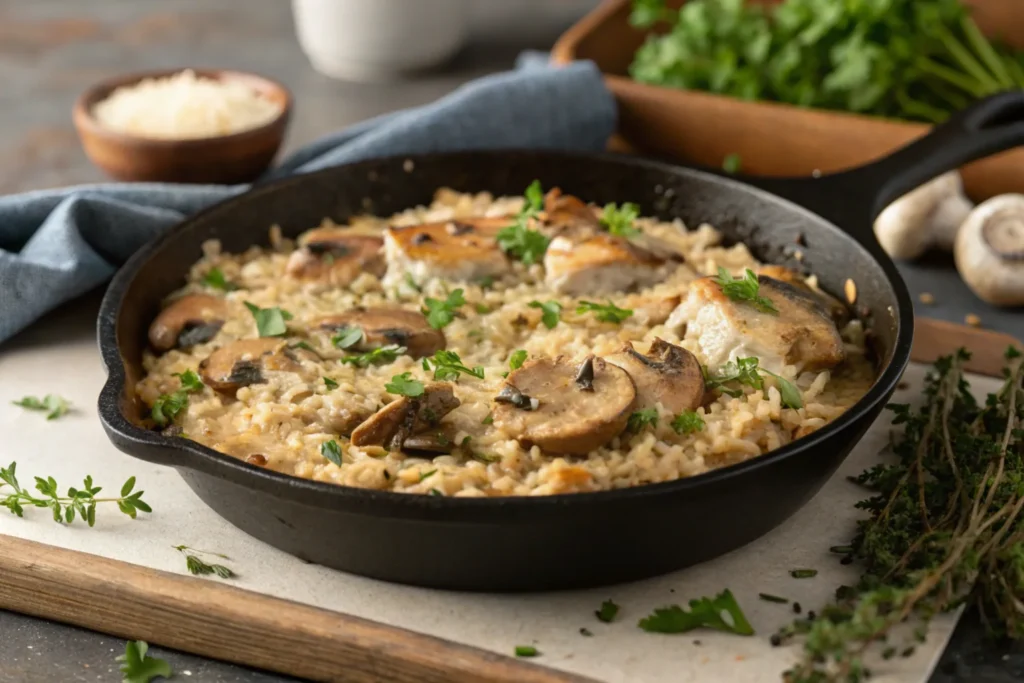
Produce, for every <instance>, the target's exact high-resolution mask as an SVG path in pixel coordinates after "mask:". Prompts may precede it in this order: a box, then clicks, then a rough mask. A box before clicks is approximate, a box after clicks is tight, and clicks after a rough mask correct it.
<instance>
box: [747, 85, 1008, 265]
mask: <svg viewBox="0 0 1024 683" xmlns="http://www.w3.org/2000/svg"><path fill="white" fill-rule="evenodd" d="M1018 145H1024V90H1012V91H1008V92H1004V93H999V94H997V95H993V96H991V97H988V98H986V99H983V100H979V101H978V102H976V103H974V104H973V105H971V106H970V107H968V108H967V109H964V110H963V111H961V112H959V113H957V114H955V115H954V116H952V117H951V118H950V119H949V120H948V121H946V122H945V123H942V124H940V125H938V126H936V127H935V128H934V129H932V131H931V132H929V133H928V134H927V135H925V136H924V137H921V138H918V139H917V140H915V141H913V142H911V143H909V144H908V145H906V146H905V147H902V148H900V149H898V150H896V151H895V152H893V153H891V154H889V155H888V156H886V157H883V158H881V159H878V160H877V161H873V162H871V163H869V164H866V165H864V166H860V167H857V168H853V169H850V170H848V171H841V172H838V173H832V174H828V175H822V176H820V177H817V178H800V179H793V178H785V179H782V178H743V180H744V181H746V182H749V183H750V184H752V185H755V186H757V187H760V188H762V189H765V190H768V191H769V192H773V193H775V194H778V195H781V196H782V197H785V198H786V199H789V200H791V201H793V202H795V203H797V204H800V205H801V206H804V207H806V208H807V209H810V210H811V211H813V212H815V213H817V214H818V215H820V216H822V217H824V218H826V219H828V220H829V221H831V222H833V223H835V224H836V225H838V226H839V227H841V228H843V229H844V230H846V231H847V232H849V233H850V234H851V235H852V236H853V237H855V238H857V239H858V240H859V241H860V242H861V243H862V244H865V245H870V246H874V245H875V244H876V242H875V238H874V232H873V225H874V222H875V218H877V217H878V214H879V213H881V212H882V210H883V209H884V208H885V207H886V206H888V205H889V204H890V203H891V202H893V201H894V200H896V199H898V198H900V197H902V196H903V195H904V194H906V193H907V192H910V191H911V190H913V189H914V188H916V187H919V186H921V185H923V184H924V183H926V182H928V181H929V180H931V179H933V178H935V177H937V176H939V175H942V174H943V173H946V172H947V171H951V170H953V169H955V168H959V167H960V166H963V165H964V164H967V163H970V162H972V161H975V160H977V159H981V158H984V157H987V156H990V155H992V154H996V153H998V152H1003V151H1006V150H1009V149H1012V148H1014V147H1017V146H1018Z"/></svg>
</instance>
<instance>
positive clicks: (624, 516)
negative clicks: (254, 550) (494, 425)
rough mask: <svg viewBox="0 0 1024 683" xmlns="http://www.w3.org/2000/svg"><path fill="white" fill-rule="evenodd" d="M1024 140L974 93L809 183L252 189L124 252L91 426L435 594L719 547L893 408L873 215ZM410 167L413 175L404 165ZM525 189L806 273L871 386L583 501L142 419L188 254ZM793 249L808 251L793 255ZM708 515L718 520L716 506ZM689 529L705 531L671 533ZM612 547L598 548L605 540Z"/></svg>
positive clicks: (1023, 132) (621, 165)
mask: <svg viewBox="0 0 1024 683" xmlns="http://www.w3.org/2000/svg"><path fill="white" fill-rule="evenodd" d="M1021 143H1024V92H1012V93H1005V94H1003V95H997V96H995V97H993V98H990V99H987V100H984V101H981V102H979V103H977V104H976V105H974V106H973V107H971V108H970V109H968V110H966V111H964V112H962V113H961V114H959V115H958V116H956V117H954V118H953V119H951V120H950V121H949V122H947V123H946V124H944V125H942V126H939V127H938V128H936V129H935V130H934V131H933V132H932V133H931V134H929V135H928V136H925V137H924V138H921V139H919V140H917V141H916V142H914V143H912V144H910V145H908V146H907V147H905V148H903V149H900V150H898V151H897V152H895V153H894V154H892V155H891V156H889V157H887V158H884V159H881V160H879V161H877V162H875V163H873V164H870V165H868V166H865V167H862V168H857V169H852V170H850V171H846V172H843V173H838V174H834V175H830V176H825V177H822V178H816V179H774V178H772V179H766V178H742V177H740V178H737V177H728V178H726V177H721V176H719V175H716V174H714V173H709V172H706V171H699V170H695V169H690V168H683V167H679V166H674V165H670V164H665V163H660V162H656V161H651V160H646V159H641V158H633V157H626V156H620V155H613V154H603V153H602V154H584V153H568V152H553V151H533V150H514V151H470V152H456V153H443V154H421V155H411V156H401V157H391V158H384V159H375V160H370V161H363V162H359V163H354V164H347V165H344V166H338V167H335V168H329V169H325V170H322V171H318V172H315V173H311V174H307V175H301V176H296V177H292V178H288V179H284V180H279V181H275V182H272V183H268V184H265V185H259V186H256V187H254V188H252V189H251V190H250V191H249V192H247V193H246V194H244V195H240V196H237V197H235V198H232V199H230V200H228V201H226V202H224V203H222V204H219V205H217V206H214V207H212V208H209V209H207V210H205V211H203V212H202V213H200V214H198V215H196V216H193V217H192V218H190V219H188V220H186V221H185V222H183V223H182V224H181V225H179V226H177V227H176V228H174V229H173V230H171V231H170V232H168V233H166V234H164V235H162V236H161V237H159V238H157V239H156V240H154V241H153V242H151V243H150V244H148V245H146V246H145V247H144V248H142V249H141V250H140V251H139V252H138V253H136V254H135V255H134V256H133V257H132V259H131V260H130V261H129V262H128V264H126V265H125V267H124V268H123V269H122V270H121V271H120V272H119V273H118V274H117V276H116V277H115V278H114V281H113V283H112V284H111V286H110V288H109V290H108V291H107V294H106V297H105V298H104V301H103V305H102V308H101V312H100V318H99V330H98V332H99V344H100V350H101V353H102V355H103V359H104V362H105V364H106V366H107V369H108V373H109V376H108V380H107V382H106V384H105V386H104V387H103V390H102V393H101V395H100V398H99V411H100V417H101V420H102V422H103V426H104V428H105V430H106V432H107V435H108V436H109V438H110V440H111V441H112V442H113V444H114V445H115V446H116V447H117V448H119V449H120V450H122V451H124V452H126V453H129V454H131V455H133V456H135V457H138V458H141V459H143V460H146V461H149V462H154V463H158V464H162V465H168V466H171V467H175V468H177V469H178V470H179V472H180V473H181V475H182V477H183V478H184V479H185V481H186V482H187V483H188V485H189V486H191V487H192V489H193V490H194V491H195V492H196V493H197V494H198V495H199V497H200V498H201V499H202V500H203V501H204V502H205V503H206V504H207V505H209V506H210V507H211V508H213V509H214V510H215V511H216V512H217V513H218V514H220V515H221V516H223V517H224V518H225V519H227V520H228V521H230V522H231V523H233V524H235V525H236V526H237V527H239V528H240V529H242V530H244V531H245V532H247V533H249V534H250V535H252V536H253V537H255V538H257V539H259V540H261V541H264V542H266V543H269V544H271V545H273V546H275V547H277V548H280V549H282V550H284V551H286V552H289V553H291V554H293V555H296V556H298V557H301V558H303V559H305V560H308V561H311V562H316V563H318V564H322V565H325V566H328V567H333V568H336V569H341V570H344V571H348V572H353V573H356V574H361V575H365V576H369V577H373V578H378V579H383V580H387V581H395V582H401V583H409V584H416V585H421V586H431V587H438V588H448V589H460V590H484V591H521V590H549V589H566V588H582V587H588V586H598V585H606V584H611V583H617V582H622V581H630V580H635V579H641V578H645V577H649V576H654V575H657V574H662V573H665V572H670V571H673V570H677V569H680V568H682V567H686V566H689V565H692V564H694V563H698V562H702V561H705V560H708V559H710V558H713V557H716V556H718V555H721V554H723V553H725V552H728V551H730V550H733V549H735V548H737V547H739V546H742V545H744V544H746V543H748V542H750V541H752V540H754V539H756V538H758V537H759V536H761V535H763V534H765V533H766V532H768V531H769V530H771V529H772V528H774V527H775V526H777V525H778V524H780V523H781V522H783V521H784V520H785V519H786V518H788V517H789V516H790V515H792V514H793V513H794V512H796V511H797V510H798V509H799V508H800V507H801V506H802V505H803V504H804V503H805V502H806V501H807V500H809V499H810V498H811V497H812V496H813V495H814V494H815V493H816V492H817V491H818V489H819V488H820V487H821V486H822V484H824V482H825V481H826V480H827V479H828V478H829V477H830V476H831V475H832V474H833V473H834V472H835V470H836V468H837V467H838V466H839V465H840V463H842V461H843V459H844V458H845V457H846V456H847V454H848V453H849V452H850V451H851V450H852V448H853V447H854V445H855V444H856V443H857V441H858V440H859V439H860V437H861V436H862V435H863V434H864V432H865V431H866V430H867V429H868V427H869V426H870V425H871V423H872V422H873V421H874V420H875V418H876V417H877V416H878V414H879V412H880V411H881V410H882V408H883V406H884V405H885V404H886V402H887V401H888V399H889V397H890V396H891V394H892V392H893V390H894V389H895V386H896V383H897V382H898V380H899V377H900V375H901V374H902V372H903V370H904V368H905V367H906V365H907V363H908V361H909V357H910V347H911V338H912V334H913V312H912V302H911V300H910V297H909V295H908V292H907V288H906V286H905V285H904V283H903V281H902V280H901V278H900V276H899V273H898V272H897V270H896V268H895V266H894V265H893V263H892V262H891V261H890V260H889V258H888V257H887V256H886V255H885V254H884V253H883V252H882V250H881V249H880V248H879V246H878V245H877V244H876V243H875V241H874V237H873V234H872V229H871V227H872V222H873V219H874V218H875V216H876V215H877V214H878V212H879V211H880V210H881V208H882V207H884V206H885V205H886V204H887V203H888V202H890V201H892V200H893V199H896V198H897V197H898V196H900V195H902V194H904V193H905V192H907V191H909V190H910V189H912V188H913V187H915V186H916V185H918V184H920V183H923V182H925V181H927V180H929V179H931V178H932V177H935V176H937V175H939V174H941V173H944V172H946V171H949V170H951V169H953V168H956V167H958V166H960V165H962V164H964V163H968V162H970V161H972V160H975V159H978V158H980V157H983V156H985V155H988V154H993V153H996V152H999V151H1003V150H1006V149H1009V148H1011V147H1013V146H1015V145H1018V144H1021ZM409 160H411V161H412V162H413V163H414V165H415V168H416V174H415V175H409V174H408V173H406V172H405V171H404V169H403V166H405V165H407V164H408V161H409ZM534 179H540V181H541V182H542V183H543V185H544V186H559V187H561V188H563V190H564V191H565V192H567V193H571V194H574V195H576V196H580V197H585V198H587V199H588V200H592V201H594V202H597V203H598V204H604V203H608V202H616V203H621V202H627V201H628V202H634V203H636V204H639V206H640V207H641V211H642V213H643V215H652V216H657V217H659V218H661V219H666V220H672V219H675V218H679V219H682V220H683V221H684V222H685V223H687V224H689V225H699V224H700V223H702V222H707V223H711V224H712V225H715V226H716V227H717V228H718V229H719V230H720V231H721V232H722V233H723V234H724V235H725V236H726V237H727V238H728V239H731V240H734V241H743V242H745V243H747V244H748V245H749V246H750V248H751V250H752V251H753V252H754V254H755V255H756V256H757V257H758V258H759V259H761V260H762V261H765V262H769V263H775V264H779V265H784V266H788V267H791V268H795V269H798V270H806V269H809V270H810V271H811V272H814V273H816V274H818V275H819V280H820V282H821V284H822V286H823V288H824V289H825V290H826V291H828V292H830V293H832V294H833V295H837V296H838V297H839V298H843V291H844V283H845V282H846V280H847V279H851V280H853V281H854V282H855V283H856V291H857V296H856V302H855V306H854V308H855V311H856V312H857V314H858V315H859V316H860V317H862V318H863V319H864V320H865V322H866V323H867V324H868V325H869V326H870V328H871V330H872V333H873V336H874V340H875V343H876V345H877V352H878V360H879V366H878V375H877V378H876V380H875V383H874V385H873V386H872V387H871V389H870V390H869V391H868V393H867V394H866V395H865V396H864V397H863V398H862V399H861V400H860V401H859V402H858V403H857V404H856V405H854V406H853V407H852V408H850V409H849V410H848V411H847V412H846V413H845V414H844V415H842V416H841V417H840V418H838V419H837V420H835V421H834V422H833V423H831V424H829V425H828V426H826V427H824V428H822V429H821V430H819V431H817V432H815V433H813V434H811V435H809V436H807V437H804V438H801V439H798V440H796V441H794V442H793V443H791V444H789V445H787V446H785V447H783V448H780V449H778V450H775V451H772V452H769V453H767V454H765V455H763V456H761V457H758V458H754V459H752V460H749V461H746V462H743V463H740V464H737V465H733V466H729V467H725V468H722V469H718V470H714V471H711V472H708V473H706V474H701V475H699V476H695V477H691V478H687V479H680V480H677V481H671V482H665V483H660V484H652V485H647V486H639V487H635V488H628V489H620V490H614V491H604V492H596V493H577V494H561V495H552V496H533V497H509V498H488V499H479V498H447V497H434V496H420V495H410V494H401V493H392V492H383V491H375V490H368V489H360V488H349V487H343V486H335V485H331V484H325V483H320V482H314V481H309V480H305V479H299V478H295V477H290V476H286V475H283V474H279V473H276V472H273V471H268V470H266V469H262V468H259V467H255V466H252V465H249V464H246V463H244V462H242V461H241V460H237V459H235V458H231V457H228V456H226V455H222V454H219V453H217V452H215V451H213V450H211V449H209V448H206V447H205V446H202V445H200V444H198V443H196V442H193V441H190V440H187V439H181V438H177V437H171V436H163V435H161V434H160V433H158V432H154V431H150V430H147V429H146V428H144V426H143V424H144V423H143V417H144V415H143V412H144V410H145V406H144V404H143V402H142V401H141V399H140V398H139V397H138V396H137V395H136V393H135V388H134V387H135V383H136V381H137V380H138V378H140V377H141V376H142V374H143V369H142V365H141V363H142V353H143V350H144V347H145V343H146V341H145V340H146V330H147V327H148V325H149V322H150V321H151V320H152V318H153V316H154V315H155V314H156V312H157V311H158V310H159V307H160V302H161V300H162V299H163V298H164V297H165V296H166V295H167V294H168V293H169V292H171V291H172V290H174V289H176V288H177V287H179V286H180V285H181V283H182V282H183V280H184V277H185V275H186V274H187V272H188V270H189V268H190V266H191V265H192V263H193V262H194V261H195V260H197V259H198V258H199V257H200V256H201V244H202V243H203V242H204V241H205V240H207V239H211V238H216V239H219V240H220V241H221V243H222V245H223V248H224V249H225V250H226V251H230V252H240V251H243V250H244V249H246V248H247V247H249V246H251V245H252V241H253V236H254V235H266V233H267V229H268V227H269V226H270V225H271V224H275V223H276V224H278V225H280V226H281V228H282V232H283V233H284V235H285V236H286V237H294V236H296V235H297V234H298V233H300V232H302V231H304V230H306V229H308V228H310V227H313V226H316V225H319V224H320V222H321V220H322V219H323V218H324V216H329V217H330V218H332V219H334V220H335V221H338V222H342V221H344V220H346V219H348V218H349V217H351V216H353V215H357V214H361V213H364V212H365V211H366V210H367V207H366V206H365V205H364V199H365V200H366V201H369V202H370V203H371V206H370V207H369V208H370V209H371V210H372V211H373V213H375V214H377V215H389V214H391V213H396V212H398V211H401V210H404V209H406V208H408V207H410V206H415V205H418V204H427V203H429V202H430V200H431V198H432V195H433V192H434V190H435V189H437V188H439V187H450V188H452V189H454V190H456V191H460V192H479V191H484V190H486V191H489V192H491V193H493V194H494V195H518V194H519V193H520V192H521V191H522V188H524V187H526V186H527V185H529V184H530V182H531V181H533V180H534ZM797 238H800V239H801V240H802V244H804V245H806V246H803V247H801V249H802V252H803V254H802V256H803V258H802V261H799V262H798V261H796V260H795V258H794V254H793V250H792V248H791V247H792V245H793V244H794V243H795V242H796V240H797ZM709 511H714V512H713V514H709ZM688 520H692V521H698V522H699V523H681V521H682V522H686V521H688ZM610 541H611V542H612V543H613V544H614V552H611V553H609V552H608V549H609V542H610Z"/></svg>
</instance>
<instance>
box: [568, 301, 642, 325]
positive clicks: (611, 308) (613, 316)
mask: <svg viewBox="0 0 1024 683" xmlns="http://www.w3.org/2000/svg"><path fill="white" fill-rule="evenodd" d="M606 301H608V303H607V304H598V303H594V302H593V301H581V302H580V303H579V305H578V306H577V307H576V313H577V315H582V314H583V313H588V312H591V313H593V314H594V317H596V318H597V319H598V320H600V321H601V322H605V323H615V324H616V325H620V324H622V322H623V321H624V320H626V319H627V318H629V317H630V316H631V315H633V309H630V308H619V307H618V306H616V305H615V304H613V303H612V302H611V300H610V299H606Z"/></svg>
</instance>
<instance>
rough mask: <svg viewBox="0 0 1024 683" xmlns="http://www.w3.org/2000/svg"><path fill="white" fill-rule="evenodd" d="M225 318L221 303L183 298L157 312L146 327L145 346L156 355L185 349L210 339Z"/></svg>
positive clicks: (225, 307) (206, 298) (198, 296)
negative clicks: (152, 349) (156, 353)
mask: <svg viewBox="0 0 1024 683" xmlns="http://www.w3.org/2000/svg"><path fill="white" fill-rule="evenodd" d="M227 316H228V304H227V302H226V301H225V300H224V299H221V298H218V297H215V296H210V295H208V294H190V295H188V296H183V297H181V298H180V299H178V300H177V301H175V302H174V303H172V304H171V305H170V306H168V307H167V308H165V309H164V310H162V311H161V312H160V315H158V316H157V317H156V318H155V319H154V320H153V324H152V325H150V326H149V343H150V344H151V345H152V346H153V348H154V349H156V350H157V351H169V350H171V349H173V348H175V347H180V348H188V347H190V346H195V345H196V344H202V343H204V342H208V341H210V340H211V339H213V338H214V337H215V336H216V335H217V332H219V331H220V328H221V327H222V326H223V325H224V320H225V319H226V318H227Z"/></svg>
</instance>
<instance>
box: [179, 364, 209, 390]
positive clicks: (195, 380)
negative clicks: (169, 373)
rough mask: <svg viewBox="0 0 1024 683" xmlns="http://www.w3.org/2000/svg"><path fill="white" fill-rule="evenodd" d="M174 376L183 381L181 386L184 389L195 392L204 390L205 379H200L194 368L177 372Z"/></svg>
mask: <svg viewBox="0 0 1024 683" xmlns="http://www.w3.org/2000/svg"><path fill="white" fill-rule="evenodd" d="M173 376H174V377H177V378H178V381H179V382H181V388H182V390H183V391H187V392H189V393H194V392H196V391H202V390H203V386H204V385H203V381H202V380H201V379H199V375H197V374H196V373H195V372H194V371H193V370H186V371H185V372H175V373H174V375H173Z"/></svg>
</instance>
